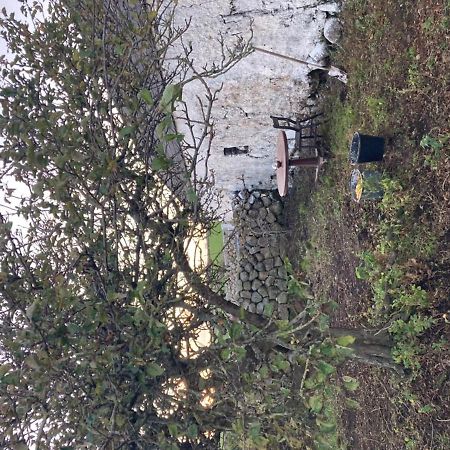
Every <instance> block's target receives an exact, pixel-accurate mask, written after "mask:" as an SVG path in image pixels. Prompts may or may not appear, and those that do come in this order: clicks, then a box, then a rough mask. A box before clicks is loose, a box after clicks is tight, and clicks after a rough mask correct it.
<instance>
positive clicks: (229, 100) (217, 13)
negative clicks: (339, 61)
mask: <svg viewBox="0 0 450 450" xmlns="http://www.w3.org/2000/svg"><path fill="white" fill-rule="evenodd" d="M327 4H328V5H331V6H332V7H335V6H333V5H336V4H335V3H330V2H327V1H320V0H179V3H178V13H177V14H178V15H177V20H178V21H179V23H180V24H181V23H183V22H184V21H185V20H190V21H191V24H190V27H189V30H188V32H187V34H186V35H185V36H184V40H185V42H188V41H192V44H193V53H192V55H191V56H192V59H193V60H194V61H195V64H196V65H197V67H201V66H203V65H205V64H209V63H211V62H213V61H215V60H218V59H219V58H220V46H219V45H218V43H217V37H218V35H219V33H222V34H223V35H224V36H225V37H226V39H230V41H232V40H233V36H236V35H238V34H241V35H243V36H248V35H249V30H250V26H252V29H253V45H254V46H255V47H261V48H264V49H267V50H270V51H273V52H276V53H279V54H282V55H287V56H291V57H294V58H298V59H302V60H306V59H307V58H308V55H309V54H310V53H311V52H312V50H313V49H314V47H315V46H316V45H317V43H319V42H323V40H324V37H323V28H324V24H325V21H326V19H327V16H329V15H330V11H327V6H326V5H327ZM324 5H325V6H324ZM328 9H329V8H328ZM251 23H252V25H251ZM310 70H311V68H308V67H307V66H305V65H301V64H298V63H295V62H291V61H287V60H285V59H282V58H279V57H275V56H271V55H267V54H263V53H261V52H256V51H255V52H254V53H253V54H251V55H250V56H248V57H247V58H245V59H244V60H242V61H241V62H239V63H238V64H237V65H236V66H235V67H234V68H233V69H231V70H230V71H229V72H227V73H226V74H225V75H223V76H221V77H219V78H217V79H215V80H211V81H210V85H212V86H213V87H216V88H218V87H219V86H220V85H221V84H223V87H222V91H221V92H220V95H219V99H218V101H217V102H216V106H215V109H214V111H213V116H214V120H215V138H214V141H213V146H212V151H211V157H210V161H209V165H208V168H209V170H211V171H213V172H214V177H215V183H216V186H217V187H218V188H219V189H220V190H222V191H223V192H224V193H230V192H232V191H236V190H241V189H243V188H244V184H245V187H246V188H248V189H271V188H273V186H274V182H273V180H272V179H271V175H273V173H274V171H273V168H272V165H273V163H274V150H275V144H276V136H277V131H276V130H274V129H273V128H272V121H271V119H270V117H269V116H270V115H271V114H272V115H287V116H294V115H295V114H297V113H299V112H301V111H302V109H303V108H304V106H305V102H306V99H307V97H308V94H309V82H308V76H307V74H308V72H309V71H310ZM203 95H204V93H203V91H202V87H201V84H200V83H192V84H191V85H188V86H187V87H186V89H185V91H184V94H183V98H184V100H185V101H187V103H188V104H189V105H190V106H191V108H194V111H195V106H194V105H195V104H196V103H197V96H200V97H201V96H203ZM197 114H199V112H198V110H197ZM179 126H181V128H182V124H179ZM242 146H248V150H249V152H248V154H244V155H238V156H224V148H225V147H242ZM225 200H228V202H227V201H226V202H225V205H224V207H225V208H229V206H230V203H229V202H230V197H229V196H227V195H226V196H225Z"/></svg>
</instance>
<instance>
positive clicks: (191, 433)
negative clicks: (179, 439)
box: [186, 423, 198, 439]
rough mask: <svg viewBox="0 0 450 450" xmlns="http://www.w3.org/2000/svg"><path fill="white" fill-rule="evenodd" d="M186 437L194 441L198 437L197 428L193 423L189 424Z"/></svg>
mask: <svg viewBox="0 0 450 450" xmlns="http://www.w3.org/2000/svg"><path fill="white" fill-rule="evenodd" d="M186 435H187V437H188V438H191V439H195V438H196V437H197V436H198V427H197V425H196V424H195V423H191V424H190V425H189V426H188V428H187V430H186Z"/></svg>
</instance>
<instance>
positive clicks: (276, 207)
mask: <svg viewBox="0 0 450 450" xmlns="http://www.w3.org/2000/svg"><path fill="white" fill-rule="evenodd" d="M269 209H270V211H271V212H273V213H274V214H275V215H276V216H279V215H280V214H281V213H282V212H283V206H282V205H281V203H280V202H275V203H273V204H272V205H271V206H270V207H269Z"/></svg>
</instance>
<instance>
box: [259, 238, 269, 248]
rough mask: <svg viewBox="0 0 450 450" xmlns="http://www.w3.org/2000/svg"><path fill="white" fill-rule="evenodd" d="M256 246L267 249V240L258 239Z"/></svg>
mask: <svg viewBox="0 0 450 450" xmlns="http://www.w3.org/2000/svg"><path fill="white" fill-rule="evenodd" d="M258 245H259V246H260V247H267V246H268V245H269V239H268V238H266V237H264V236H263V237H260V238H259V239H258Z"/></svg>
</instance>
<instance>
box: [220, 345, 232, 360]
mask: <svg viewBox="0 0 450 450" xmlns="http://www.w3.org/2000/svg"><path fill="white" fill-rule="evenodd" d="M230 356H231V350H230V349H229V348H224V349H223V350H222V351H221V352H220V357H221V358H222V359H223V360H224V361H226V360H228V359H230Z"/></svg>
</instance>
